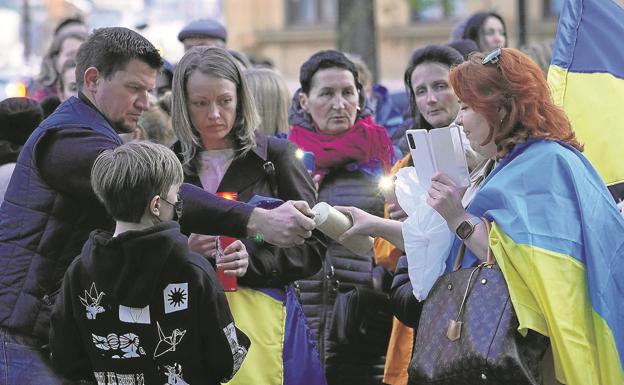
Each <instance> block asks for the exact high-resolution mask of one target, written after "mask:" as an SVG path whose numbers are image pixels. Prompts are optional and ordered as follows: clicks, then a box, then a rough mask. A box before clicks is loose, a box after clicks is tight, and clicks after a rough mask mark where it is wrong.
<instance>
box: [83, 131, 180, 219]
mask: <svg viewBox="0 0 624 385" xmlns="http://www.w3.org/2000/svg"><path fill="white" fill-rule="evenodd" d="M183 180H184V174H183V172H182V165H181V164H180V161H179V160H178V158H177V157H176V155H175V154H174V153H173V151H171V150H169V149H168V148H167V147H165V146H163V145H161V144H156V143H151V142H131V143H126V144H124V145H121V146H119V147H117V148H114V149H110V150H105V151H103V152H102V153H101V154H100V155H99V156H98V157H97V158H96V159H95V162H94V163H93V167H92V169H91V186H92V187H93V191H94V192H95V195H96V196H97V197H98V198H99V200H100V201H101V202H102V204H104V207H105V208H106V211H108V213H109V214H110V215H111V216H112V217H113V218H114V219H115V220H119V221H124V222H133V223H138V222H140V221H141V217H142V216H143V214H144V213H145V210H146V209H147V207H148V204H149V202H150V200H151V199H152V198H153V197H154V196H156V195H160V196H161V197H163V198H165V199H166V197H167V194H168V192H169V189H170V188H171V186H173V185H176V184H181V183H182V182H183Z"/></svg>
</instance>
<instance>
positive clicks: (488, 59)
mask: <svg viewBox="0 0 624 385" xmlns="http://www.w3.org/2000/svg"><path fill="white" fill-rule="evenodd" d="M502 53H503V50H502V49H500V48H496V49H495V50H494V51H492V52H490V53H488V54H487V55H486V56H485V57H484V58H483V60H481V64H483V65H486V64H498V61H499V60H500V57H501V54H502Z"/></svg>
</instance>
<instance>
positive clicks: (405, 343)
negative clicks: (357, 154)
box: [373, 154, 414, 385]
mask: <svg viewBox="0 0 624 385" xmlns="http://www.w3.org/2000/svg"><path fill="white" fill-rule="evenodd" d="M411 158H412V157H411V155H410V154H407V155H406V156H405V157H403V159H401V160H399V161H397V162H396V163H395V164H394V166H392V169H391V170H390V173H389V174H388V176H393V175H396V173H398V172H399V170H400V169H401V168H403V167H405V166H407V164H408V163H409V161H410V159H411ZM384 217H385V218H388V205H387V204H386V205H385V206H384ZM373 250H374V252H375V262H376V263H377V264H378V265H381V266H383V267H385V268H386V269H389V270H392V271H394V270H395V269H396V265H397V263H398V261H399V258H400V257H401V255H403V254H404V253H403V252H402V251H401V250H399V249H397V248H396V247H395V246H394V245H393V244H392V243H390V242H388V241H386V240H385V239H383V238H379V237H377V238H375V244H374V246H373ZM413 345H414V330H413V329H412V328H410V327H408V326H406V325H404V324H403V323H401V321H399V320H398V319H396V318H394V319H393V320H392V334H391V335H390V341H389V342H388V350H387V353H386V363H385V366H384V378H383V382H384V383H385V384H390V385H407V366H408V365H409V362H410V360H411V359H412V347H413Z"/></svg>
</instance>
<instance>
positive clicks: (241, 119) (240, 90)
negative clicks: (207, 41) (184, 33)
mask: <svg viewBox="0 0 624 385" xmlns="http://www.w3.org/2000/svg"><path fill="white" fill-rule="evenodd" d="M195 71H199V72H201V73H202V74H205V75H210V76H215V77H217V78H220V79H226V80H229V81H231V82H232V83H234V84H235V85H236V98H237V104H236V119H235V120H234V125H233V127H232V131H230V133H229V135H228V138H229V139H230V140H231V141H232V143H234V154H235V157H236V158H240V157H243V156H245V154H247V152H249V150H251V149H252V148H254V147H255V146H256V141H255V137H254V130H255V129H256V127H258V126H259V125H260V117H259V116H258V112H257V111H256V106H255V103H254V98H253V95H252V93H251V91H250V89H249V86H248V85H247V81H246V80H245V77H244V76H243V74H242V72H241V69H240V68H239V66H238V65H237V64H236V59H234V57H232V55H231V54H230V53H229V52H228V51H227V50H225V49H223V48H217V47H202V46H198V47H193V48H191V49H190V50H188V51H187V52H186V53H185V54H184V56H183V57H182V59H181V60H180V62H179V63H178V65H177V67H176V71H175V75H174V76H173V87H172V93H173V96H172V103H171V119H172V122H173V130H174V131H175V133H176V136H177V137H178V140H179V141H180V145H181V147H182V157H183V159H184V160H183V162H182V165H183V166H184V170H185V171H186V172H187V173H189V174H196V171H195V170H196V166H197V162H198V155H199V153H200V152H201V151H202V150H203V149H204V146H203V144H202V141H201V138H200V135H199V132H198V131H197V129H196V128H195V127H193V124H192V123H191V117H190V114H189V111H188V98H187V87H186V83H187V81H188V79H189V77H190V76H191V75H192V74H193V73H194V72H195Z"/></svg>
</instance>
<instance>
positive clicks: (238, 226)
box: [0, 95, 252, 344]
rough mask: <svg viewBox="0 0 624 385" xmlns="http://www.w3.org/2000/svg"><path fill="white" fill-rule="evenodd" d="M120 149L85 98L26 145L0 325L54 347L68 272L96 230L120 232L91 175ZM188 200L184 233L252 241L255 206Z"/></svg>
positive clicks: (9, 210) (2, 226) (203, 196)
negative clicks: (248, 229) (51, 332)
mask: <svg viewBox="0 0 624 385" xmlns="http://www.w3.org/2000/svg"><path fill="white" fill-rule="evenodd" d="M120 144H121V140H120V139H119V136H118V135H117V133H116V132H115V131H114V129H113V128H112V127H111V125H110V124H109V122H108V121H107V120H106V119H105V118H104V116H103V115H101V114H100V113H99V112H98V111H97V109H95V107H94V106H92V105H91V104H90V103H89V101H88V100H87V99H86V98H85V97H84V96H83V95H81V99H78V98H70V99H68V100H67V101H65V102H64V103H63V104H61V105H60V106H59V107H58V108H57V110H56V111H55V112H54V113H52V114H51V115H50V116H49V117H48V119H46V120H45V121H43V122H42V123H41V125H40V126H39V127H38V128H37V129H36V130H35V131H34V132H33V134H32V135H31V137H30V138H29V139H28V141H27V142H26V144H25V145H24V148H23V150H22V152H21V153H20V156H19V157H18V159H17V164H16V166H15V171H14V174H13V177H12V180H11V183H10V184H9V187H8V189H7V192H6V195H5V200H4V202H3V203H2V206H1V207H0V326H2V327H4V328H7V329H10V330H12V331H13V332H18V333H21V334H25V335H30V336H33V337H36V338H38V339H39V341H41V343H42V344H45V343H47V340H48V329H49V323H50V311H51V308H52V305H53V303H54V299H55V298H56V296H57V294H58V292H59V291H60V287H61V283H62V279H63V275H64V274H65V271H66V269H67V267H68V266H69V264H70V263H71V261H72V260H73V259H74V257H76V256H77V255H78V254H79V253H80V250H81V248H82V245H83V244H84V242H85V241H86V240H87V239H88V237H89V233H90V232H91V231H92V230H94V229H112V225H113V222H112V219H111V217H110V216H109V215H108V214H107V213H106V211H105V209H104V207H103V206H102V205H101V204H100V203H99V201H98V200H97V198H96V196H95V194H94V192H93V190H92V188H91V178H90V172H91V166H92V165H93V162H94V160H95V158H96V157H97V156H98V155H99V154H100V153H101V152H102V151H103V150H106V149H110V148H115V147H117V146H119V145H120ZM180 195H181V196H182V198H183V199H184V201H185V208H186V209H188V214H184V215H183V218H182V219H181V221H180V225H181V226H182V227H183V228H184V227H185V226H186V227H187V228H188V229H189V230H191V231H193V232H197V233H204V234H218V233H220V232H223V231H222V230H223V229H230V231H228V233H230V234H226V235H232V236H236V237H243V236H244V235H243V234H242V233H243V232H244V228H245V224H246V223H247V220H248V217H249V215H250V213H251V210H252V209H251V208H250V207H246V206H245V205H242V204H240V203H224V202H223V201H222V200H221V199H218V198H215V197H214V196H212V195H210V194H207V193H205V192H204V191H202V190H201V189H198V188H196V187H194V186H189V185H185V186H183V187H182V188H181V191H180ZM186 212H187V210H185V213H186ZM206 218H211V220H206ZM215 224H218V225H215Z"/></svg>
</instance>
